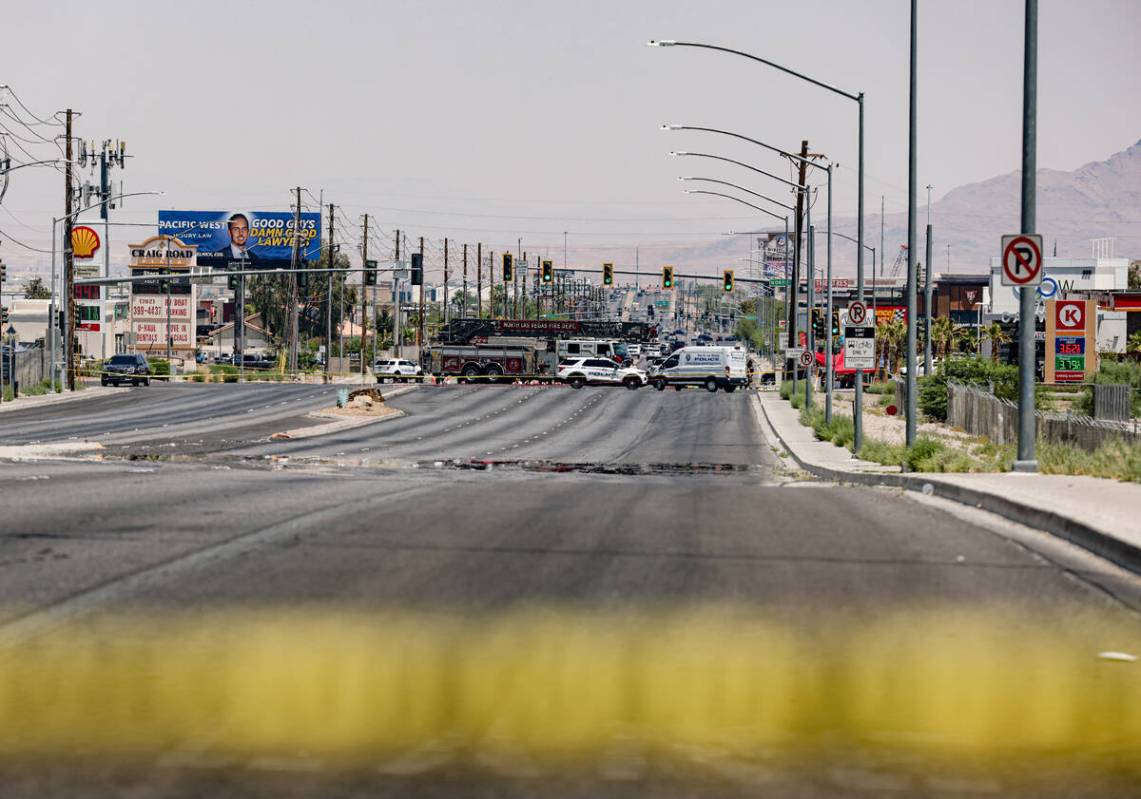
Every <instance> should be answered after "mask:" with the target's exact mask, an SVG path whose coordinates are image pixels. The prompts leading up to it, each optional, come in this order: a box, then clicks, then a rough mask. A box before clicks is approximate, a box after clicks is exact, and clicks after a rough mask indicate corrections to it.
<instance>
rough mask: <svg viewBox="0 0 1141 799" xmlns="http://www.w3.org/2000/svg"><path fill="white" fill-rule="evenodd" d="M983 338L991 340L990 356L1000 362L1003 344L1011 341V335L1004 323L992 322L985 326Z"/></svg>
mask: <svg viewBox="0 0 1141 799" xmlns="http://www.w3.org/2000/svg"><path fill="white" fill-rule="evenodd" d="M983 338H985V339H987V340H988V341H990V357H991V360H993V361H994V362H995V363H998V351H999V349H1000V348H1001V347H1002V345H1003V344H1007V343H1009V342H1010V336H1009V335H1008V334H1007V332H1006V331H1005V330H1003V328H1002V325H1001V324H1000V323H998V322H991V323H990V324H989V325H987V326H986V327H984V328H983Z"/></svg>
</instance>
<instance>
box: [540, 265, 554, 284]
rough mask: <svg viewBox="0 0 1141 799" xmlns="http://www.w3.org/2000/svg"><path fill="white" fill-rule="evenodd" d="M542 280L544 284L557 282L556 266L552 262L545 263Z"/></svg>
mask: <svg viewBox="0 0 1141 799" xmlns="http://www.w3.org/2000/svg"><path fill="white" fill-rule="evenodd" d="M542 279H543V283H553V282H554V281H555V265H554V264H553V263H551V262H550V261H543V272H542Z"/></svg>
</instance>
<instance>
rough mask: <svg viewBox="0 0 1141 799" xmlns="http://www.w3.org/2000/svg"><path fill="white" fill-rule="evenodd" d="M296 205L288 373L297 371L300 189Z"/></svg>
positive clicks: (294, 213)
mask: <svg viewBox="0 0 1141 799" xmlns="http://www.w3.org/2000/svg"><path fill="white" fill-rule="evenodd" d="M294 191H295V202H296V205H295V206H294V209H293V253H292V255H291V257H290V268H291V269H292V271H291V272H290V273H289V280H288V281H287V284H286V285H287V286H288V295H289V372H290V374H291V375H292V374H293V373H294V372H296V371H297V337H298V336H297V332H298V331H297V270H298V269H299V268H300V266H301V187H300V186H298V187H297V188H296V189H295V190H294Z"/></svg>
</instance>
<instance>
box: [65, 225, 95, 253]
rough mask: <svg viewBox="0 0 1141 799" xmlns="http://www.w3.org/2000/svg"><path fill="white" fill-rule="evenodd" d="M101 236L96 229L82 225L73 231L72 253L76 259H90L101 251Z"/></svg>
mask: <svg viewBox="0 0 1141 799" xmlns="http://www.w3.org/2000/svg"><path fill="white" fill-rule="evenodd" d="M99 244H100V242H99V234H98V233H96V232H95V229H94V228H89V227H87V225H80V226H79V227H73V228H72V229H71V252H72V254H74V255H75V257H76V258H90V257H91V256H93V255H95V251H96V250H98V249H99Z"/></svg>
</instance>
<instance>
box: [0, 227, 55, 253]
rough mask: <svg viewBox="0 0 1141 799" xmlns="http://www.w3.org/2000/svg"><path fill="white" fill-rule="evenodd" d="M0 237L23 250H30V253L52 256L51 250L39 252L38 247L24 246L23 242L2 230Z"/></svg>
mask: <svg viewBox="0 0 1141 799" xmlns="http://www.w3.org/2000/svg"><path fill="white" fill-rule="evenodd" d="M0 237H3V239H4V240H5V241H10V242H12V243H13V244H17V245H19V246H20V247H23V248H24V249H25V250H31V251H32V252H42V253H43V254H45V255H51V254H52V251H51V250H41V249H40V248H39V247H32V246H31V245H29V244H24V242H22V241H20V240H19V239H17V238H14V237H13V236H10V235H8V233H7V232H6V231H3V230H0Z"/></svg>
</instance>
